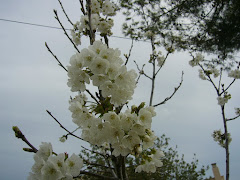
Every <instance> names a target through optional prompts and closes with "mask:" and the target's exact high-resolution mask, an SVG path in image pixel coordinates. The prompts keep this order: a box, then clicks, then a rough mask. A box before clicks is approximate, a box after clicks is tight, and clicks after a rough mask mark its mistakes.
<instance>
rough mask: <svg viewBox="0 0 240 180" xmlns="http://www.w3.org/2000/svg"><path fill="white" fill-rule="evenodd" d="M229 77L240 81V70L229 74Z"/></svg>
mask: <svg viewBox="0 0 240 180" xmlns="http://www.w3.org/2000/svg"><path fill="white" fill-rule="evenodd" d="M228 77H232V78H234V79H240V70H239V69H235V70H231V71H230V72H229V73H228Z"/></svg>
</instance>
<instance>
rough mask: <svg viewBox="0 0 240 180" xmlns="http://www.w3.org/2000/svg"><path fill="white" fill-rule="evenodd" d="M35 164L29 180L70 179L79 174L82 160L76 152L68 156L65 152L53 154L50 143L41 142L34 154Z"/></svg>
mask: <svg viewBox="0 0 240 180" xmlns="http://www.w3.org/2000/svg"><path fill="white" fill-rule="evenodd" d="M34 161H35V164H34V165H33V166H32V172H31V173H30V176H29V177H28V179H29V180H48V179H49V180H52V179H59V180H72V179H73V178H74V177H77V176H78V175H79V174H80V169H81V168H82V166H83V160H82V159H81V158H80V157H79V156H77V155H76V154H72V155H71V157H68V156H67V155H66V154H63V153H61V154H58V155H54V153H53V150H52V145H51V144H50V143H46V142H43V143H42V145H40V148H39V150H38V151H37V153H36V154H35V155H34Z"/></svg>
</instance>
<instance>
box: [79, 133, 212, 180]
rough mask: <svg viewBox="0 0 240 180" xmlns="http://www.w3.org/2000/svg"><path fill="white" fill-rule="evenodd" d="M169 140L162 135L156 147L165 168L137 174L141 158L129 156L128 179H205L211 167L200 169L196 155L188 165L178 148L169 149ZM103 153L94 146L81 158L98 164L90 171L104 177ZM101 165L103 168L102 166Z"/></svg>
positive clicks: (84, 151) (127, 161)
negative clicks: (159, 151) (161, 152)
mask: <svg viewBox="0 0 240 180" xmlns="http://www.w3.org/2000/svg"><path fill="white" fill-rule="evenodd" d="M169 140H170V138H167V137H166V136H165V135H162V136H161V137H160V138H157V139H156V141H155V143H154V147H155V148H160V149H161V150H162V151H163V152H164V155H165V156H164V157H163V158H162V162H163V164H164V166H163V167H161V168H157V170H156V172H155V173H146V172H140V173H135V168H136V166H137V164H140V163H141V162H140V159H139V158H136V159H135V158H133V157H134V156H132V157H131V156H128V157H127V159H126V166H127V168H126V170H127V173H128V176H129V177H128V178H129V179H130V180H139V179H141V180H149V179H164V180H172V179H177V180H190V179H191V180H192V179H198V180H201V179H204V176H205V175H206V171H207V170H208V169H209V167H208V166H207V167H205V166H202V167H199V164H198V160H197V159H196V155H194V158H193V160H192V161H191V162H190V163H188V162H186V161H185V160H184V155H182V156H180V155H179V154H178V152H177V147H176V148H172V147H169ZM102 153H103V151H101V150H100V151H99V149H97V148H96V146H92V149H91V150H90V149H84V150H82V151H81V157H82V158H83V159H85V163H89V164H91V165H94V164H96V165H97V166H95V167H94V168H91V169H89V171H90V172H101V173H102V175H105V176H107V175H108V174H107V171H106V168H105V167H107V164H106V160H105V159H104V158H103V156H102V155H101V154H102ZM100 165H101V166H100ZM83 179H84V180H87V179H91V180H95V179H99V178H98V177H93V176H84V177H83Z"/></svg>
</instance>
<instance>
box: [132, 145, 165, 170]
mask: <svg viewBox="0 0 240 180" xmlns="http://www.w3.org/2000/svg"><path fill="white" fill-rule="evenodd" d="M142 157H143V158H142V163H141V165H139V166H138V167H137V168H136V169H135V172H141V171H145V172H147V173H148V172H152V173H155V172H156V168H157V167H161V166H162V165H163V163H162V161H161V160H160V159H161V158H162V157H164V154H163V152H162V151H159V150H156V149H152V150H151V151H150V152H147V154H146V155H143V156H142Z"/></svg>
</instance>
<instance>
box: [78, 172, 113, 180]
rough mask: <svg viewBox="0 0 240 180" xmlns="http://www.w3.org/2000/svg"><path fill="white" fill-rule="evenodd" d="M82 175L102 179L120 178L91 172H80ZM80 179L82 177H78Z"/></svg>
mask: <svg viewBox="0 0 240 180" xmlns="http://www.w3.org/2000/svg"><path fill="white" fill-rule="evenodd" d="M80 174H85V175H89V176H95V177H99V178H101V179H116V180H118V178H115V177H109V176H103V175H100V174H96V173H93V172H89V171H80ZM78 177H81V176H78Z"/></svg>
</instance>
